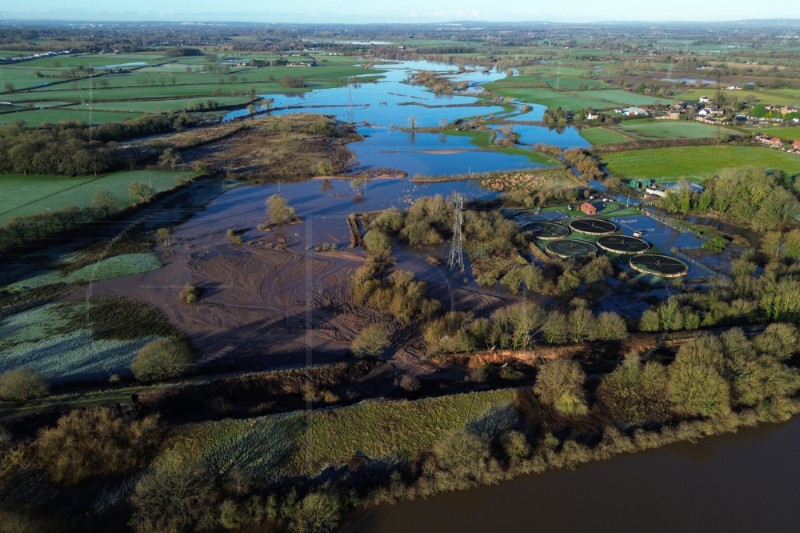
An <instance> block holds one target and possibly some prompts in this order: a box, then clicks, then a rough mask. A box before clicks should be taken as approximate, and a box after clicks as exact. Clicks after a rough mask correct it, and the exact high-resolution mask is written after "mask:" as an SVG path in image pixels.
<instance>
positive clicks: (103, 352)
mask: <svg viewBox="0 0 800 533" xmlns="http://www.w3.org/2000/svg"><path fill="white" fill-rule="evenodd" d="M63 305H64V304H49V305H46V306H43V307H37V308H35V309H31V310H29V311H25V312H23V313H19V314H16V315H11V316H9V317H6V318H4V319H2V320H0V372H4V371H6V370H11V369H16V368H22V367H28V368H32V369H33V370H36V371H37V372H40V373H41V374H42V375H43V376H45V377H46V378H47V379H48V380H49V381H51V382H63V381H70V380H85V379H107V378H108V377H109V376H111V375H112V374H128V373H129V367H130V363H131V360H132V359H133V357H134V355H135V354H136V352H137V351H138V350H139V349H140V348H141V347H142V346H144V345H145V344H146V343H147V342H149V341H151V340H153V339H155V338H156V337H143V338H140V339H135V340H117V339H95V338H93V337H92V333H91V331H90V330H89V329H76V328H75V327H74V325H73V324H72V323H71V322H70V321H69V320H67V319H66V318H65V315H66V313H67V312H68V311H67V310H66V308H65V307H64V306H63ZM81 305H83V304H82V303H80V302H78V303H76V304H72V307H73V308H74V307H75V306H81ZM76 309H77V308H76Z"/></svg>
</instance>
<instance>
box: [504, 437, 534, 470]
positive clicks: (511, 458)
mask: <svg viewBox="0 0 800 533" xmlns="http://www.w3.org/2000/svg"><path fill="white" fill-rule="evenodd" d="M500 445H501V446H502V447H503V453H504V454H505V456H506V458H507V459H508V462H509V463H510V464H512V465H514V464H518V463H520V462H521V461H523V460H524V459H527V458H528V456H529V455H530V453H531V447H530V446H529V445H528V440H527V439H526V438H525V435H523V434H522V433H520V432H519V431H516V430H513V429H512V430H509V431H506V432H505V433H503V435H502V436H501V437H500Z"/></svg>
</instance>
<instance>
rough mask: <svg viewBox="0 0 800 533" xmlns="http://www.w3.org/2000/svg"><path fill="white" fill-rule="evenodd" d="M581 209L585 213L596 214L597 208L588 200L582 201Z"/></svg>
mask: <svg viewBox="0 0 800 533" xmlns="http://www.w3.org/2000/svg"><path fill="white" fill-rule="evenodd" d="M581 211H583V212H584V213H586V214H587V215H596V214H597V208H596V207H595V206H593V205H592V204H590V203H589V202H584V203H582V204H581Z"/></svg>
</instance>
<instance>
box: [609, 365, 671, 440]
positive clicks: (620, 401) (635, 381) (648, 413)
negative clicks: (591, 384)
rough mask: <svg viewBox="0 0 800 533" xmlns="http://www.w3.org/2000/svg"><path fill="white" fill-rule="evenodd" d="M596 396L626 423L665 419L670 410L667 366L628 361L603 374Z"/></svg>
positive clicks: (616, 418)
mask: <svg viewBox="0 0 800 533" xmlns="http://www.w3.org/2000/svg"><path fill="white" fill-rule="evenodd" d="M597 398H598V400H599V401H600V403H601V404H602V405H603V407H605V410H606V411H607V412H608V413H609V414H610V415H611V417H612V418H614V420H615V421H616V422H617V423H618V424H620V425H623V426H625V425H629V424H633V425H641V424H645V423H647V422H657V421H661V420H664V419H665V418H666V416H667V414H668V412H669V397H668V395H667V372H666V369H665V368H664V367H662V366H661V365H659V364H658V363H647V364H646V365H642V364H641V363H639V361H637V360H628V361H625V362H624V363H623V364H622V365H620V366H619V367H617V369H616V370H614V371H613V372H611V373H610V374H607V375H606V376H604V377H603V379H602V380H601V381H600V385H599V386H598V388H597Z"/></svg>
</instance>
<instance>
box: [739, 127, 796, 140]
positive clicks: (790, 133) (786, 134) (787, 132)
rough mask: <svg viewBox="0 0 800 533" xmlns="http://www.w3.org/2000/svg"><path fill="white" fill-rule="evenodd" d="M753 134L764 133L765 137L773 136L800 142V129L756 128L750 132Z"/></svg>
mask: <svg viewBox="0 0 800 533" xmlns="http://www.w3.org/2000/svg"><path fill="white" fill-rule="evenodd" d="M750 131H751V132H752V133H753V134H758V133H763V134H765V135H772V136H774V137H780V138H781V139H785V140H788V141H800V127H797V126H794V127H791V126H790V127H785V128H755V129H753V130H750Z"/></svg>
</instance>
